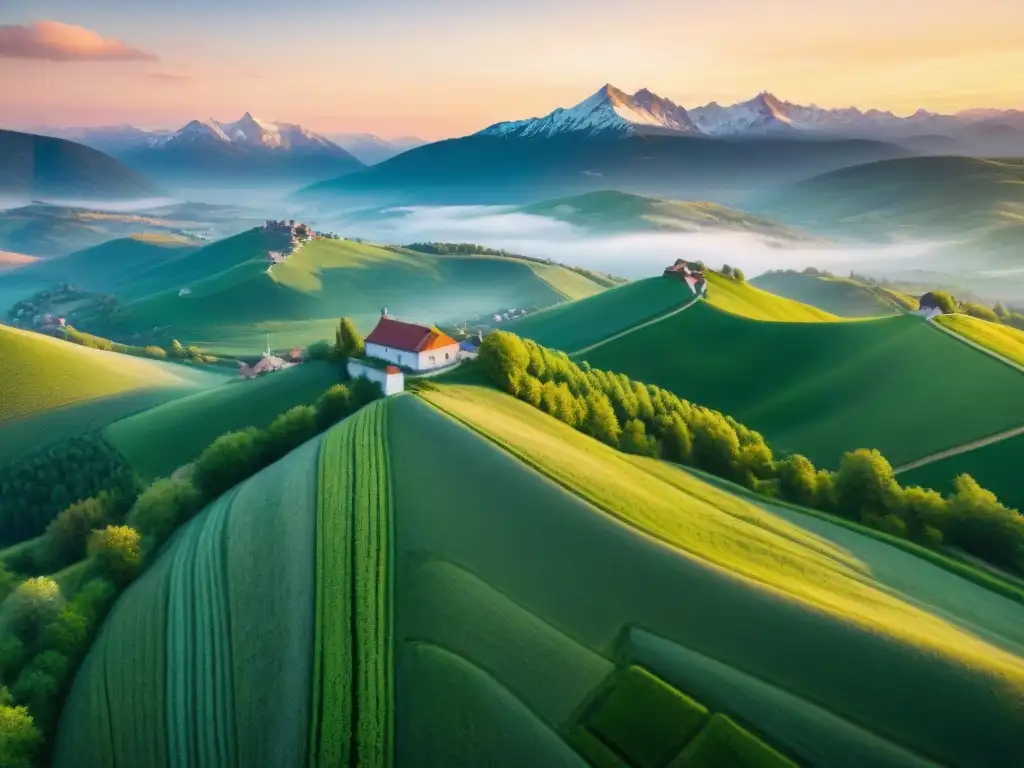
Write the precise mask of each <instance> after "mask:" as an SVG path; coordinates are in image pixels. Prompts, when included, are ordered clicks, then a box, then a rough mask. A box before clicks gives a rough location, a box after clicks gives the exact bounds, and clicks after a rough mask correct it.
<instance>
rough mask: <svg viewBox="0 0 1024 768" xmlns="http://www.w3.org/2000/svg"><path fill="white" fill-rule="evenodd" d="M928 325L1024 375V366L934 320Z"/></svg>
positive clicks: (930, 320)
mask: <svg viewBox="0 0 1024 768" xmlns="http://www.w3.org/2000/svg"><path fill="white" fill-rule="evenodd" d="M928 324H929V325H931V327H932V328H937V329H939V330H940V331H942V332H943V333H946V334H949V335H950V336H952V337H953V338H954V339H956V340H957V341H960V342H963V343H964V344H967V345H968V346H971V347H974V348H975V349H976V350H978V351H979V352H983V353H985V354H986V355H988V356H989V357H993V358H995V359H996V360H998V361H999V362H1001V363H1003V364H1005V365H1008V366H1010V367H1011V368H1016V369H1017V370H1018V371H1020V372H1021V373H1024V365H1021V364H1020V363H1018V362H1015V361H1014V360H1011V359H1010V358H1008V357H1004V356H1003V355H1000V354H999V353H998V352H996V351H994V350H991V349H989V348H988V347H986V346H985V345H984V344H979V343H978V342H976V341H971V340H970V339H968V338H967V337H966V336H963V335H961V334H959V333H957V332H956V331H952V330H950V329H949V328H947V327H946V326H944V325H942V324H941V323H936V322H935V319H934V318H932V319H929V320H928Z"/></svg>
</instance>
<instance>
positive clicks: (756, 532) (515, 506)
mask: <svg viewBox="0 0 1024 768" xmlns="http://www.w3.org/2000/svg"><path fill="white" fill-rule="evenodd" d="M425 397H426V398H427V400H428V401H429V403H431V404H432V405H434V406H436V408H439V409H441V410H436V409H435V408H433V407H431V405H428V404H427V402H424V400H423V399H420V398H417V397H415V396H412V395H402V396H399V397H395V398H389V399H388V400H387V401H380V402H378V403H376V404H374V405H373V406H370V407H368V408H366V409H363V410H362V411H360V412H359V413H358V414H356V415H355V416H353V417H351V418H349V419H347V420H346V421H344V422H342V423H341V424H340V425H338V426H337V427H335V428H334V429H332V430H331V431H329V432H328V433H326V434H325V435H324V436H322V437H321V438H317V439H316V440H313V441H310V442H309V443H306V444H305V445H303V446H302V447H300V448H299V449H297V450H296V451H293V452H292V453H291V454H289V455H288V456H286V457H285V458H284V459H282V460H281V461H279V462H278V463H276V464H274V465H272V466H271V467H269V468H267V469H266V470H264V471H262V472H260V473H259V474H257V475H256V476H254V477H253V478H251V479H250V480H248V481H246V482H244V483H242V484H241V485H240V486H238V487H237V488H235V489H233V490H231V491H229V492H228V493H227V494H225V495H224V496H223V497H221V499H219V500H218V501H216V502H215V503H213V504H212V505H211V506H209V507H207V509H206V510H205V511H203V512H202V513H200V514H199V515H198V516H197V517H196V518H195V519H193V520H192V521H191V522H189V523H188V524H186V526H185V527H184V528H183V529H182V530H181V531H180V532H179V533H178V534H177V535H176V536H175V537H174V538H173V539H172V540H171V541H170V542H169V543H168V545H167V546H166V547H165V549H164V550H163V551H162V552H161V553H160V555H159V557H158V558H157V560H156V561H155V562H154V563H153V564H152V565H151V566H150V567H149V568H148V569H146V571H145V573H144V574H143V575H142V577H141V578H140V579H139V580H138V581H137V582H136V583H135V584H133V585H132V586H131V587H130V588H129V589H128V590H127V592H126V593H125V594H124V595H123V596H122V598H121V599H120V600H119V601H118V603H117V605H116V606H115V608H114V610H113V612H112V613H111V615H110V616H109V618H108V619H107V621H106V622H105V624H104V627H103V629H102V630H101V633H100V635H99V637H98V639H97V641H96V643H95V644H94V646H93V648H92V650H91V651H90V653H89V654H88V656H87V658H86V661H85V664H84V666H83V667H82V669H81V671H80V672H79V674H78V675H77V678H76V680H75V682H74V685H73V687H72V689H71V693H70V696H69V698H68V701H67V704H66V706H65V710H64V712H63V715H62V717H61V722H60V728H59V733H58V738H57V744H56V750H55V759H54V765H55V766H57V768H63V767H64V766H71V765H74V766H76V768H78V766H82V768H90V766H94V765H96V766H98V765H110V764H125V763H131V764H133V765H138V766H139V768H146V766H149V765H152V766H160V765H167V764H171V765H178V764H196V765H204V766H207V765H208V766H221V765H234V764H239V765H255V764H270V765H306V764H309V765H349V764H358V765H360V766H374V767H375V768H383V767H384V766H387V765H395V766H397V768H405V767H406V766H408V767H409V768H412V767H413V766H416V767H417V768H419V767H420V766H426V767H432V766H448V765H452V764H453V762H455V761H458V760H461V761H464V764H472V765H501V766H506V765H507V766H513V765H538V766H541V765H543V766H548V765H559V766H561V765H565V766H579V767H580V768H582V766H584V765H588V764H593V765H616V766H630V767H636V768H640V767H641V766H646V765H652V764H657V765H661V764H663V763H664V764H668V761H669V760H671V759H673V758H674V757H675V756H677V755H679V754H681V753H682V754H683V755H684V756H683V757H680V760H682V761H683V762H681V763H679V764H681V765H694V766H703V767H704V768H714V766H720V765H723V763H722V762H721V759H722V758H721V757H719V758H717V761H716V758H714V757H712V756H711V755H713V754H715V753H716V752H720V751H722V750H728V748H729V747H730V746H731V747H732V748H734V749H739V748H740V747H739V746H738V745H743V747H742V748H743V749H746V750H749V751H750V752H752V753H753V754H754V755H755V757H754V758H753V759H754V762H752V763H743V764H750V765H759V766H778V767H779V768H782V766H791V765H792V764H793V763H794V762H795V763H799V764H801V765H829V766H849V767H850V768H853V767H854V766H865V765H872V766H875V765H877V766H913V767H914V768H924V766H927V765H933V764H936V763H938V764H943V765H950V766H964V767H966V766H972V765H978V764H997V763H998V761H999V759H1000V756H1002V755H1006V754H1016V753H1017V752H1019V751H1020V750H1021V749H1022V748H1024V734H1022V733H1021V731H1020V728H1019V714H1020V709H1021V706H1022V705H1024V657H1022V654H1024V605H1021V604H1017V603H1013V602H1011V601H1009V600H1008V599H1006V598H1003V597H1000V596H998V595H996V594H994V593H990V592H987V591H986V590H985V589H984V588H982V587H980V586H978V585H976V584H973V583H971V582H967V581H965V580H962V579H960V578H959V577H956V576H954V575H952V574H950V573H948V572H946V571H942V570H941V569H939V568H937V567H935V566H934V565H932V564H930V563H928V562H925V561H924V560H920V559H917V558H915V557H914V556H912V555H910V554H908V553H905V552H902V551H899V550H896V549H891V548H889V547H887V546H885V545H882V544H880V543H879V542H878V541H876V540H874V539H868V538H862V537H860V536H858V535H854V534H852V533H851V532H850V531H848V530H846V529H841V528H838V527H836V526H830V525H826V524H824V523H822V521H820V520H817V519H813V521H810V520H809V521H804V520H803V519H802V516H801V515H799V514H795V513H793V512H792V511H787V512H786V513H785V514H783V513H780V512H778V511H776V510H774V509H773V508H771V507H769V506H758V505H756V504H754V503H752V502H750V501H747V500H745V499H743V498H741V497H737V496H732V495H730V494H729V493H727V492H725V491H723V490H721V489H719V488H716V487H714V486H711V485H709V484H707V483H705V482H703V481H701V480H699V479H697V478H695V477H694V476H692V475H690V474H688V473H687V472H685V471H684V470H682V469H680V468H677V467H674V466H671V465H668V464H665V463H662V462H658V461H654V460H650V459H641V458H637V457H629V456H627V455H625V454H621V453H619V452H617V451H614V450H612V449H610V448H608V447H606V446H604V445H602V444H599V443H597V442H596V441H593V440H591V439H590V438H588V437H585V436H583V435H581V434H579V433H577V432H575V431H573V430H572V429H570V428H569V427H567V426H565V425H563V424H560V423H559V422H557V421H555V420H554V419H551V418H549V417H547V416H545V415H543V414H542V413H540V412H539V411H537V410H535V409H532V408H530V407H529V406H526V405H525V404H522V403H519V402H517V401H515V400H513V399H511V398H509V397H507V396H505V395H501V394H499V393H497V392H495V391H493V390H488V389H482V388H472V387H447V386H445V387H441V388H440V389H439V390H437V391H433V392H431V393H429V394H427V395H425ZM445 412H447V413H448V414H451V415H452V416H454V418H452V417H450V416H449V415H446V413H445ZM453 468H458V478H457V481H456V482H452V483H451V484H450V485H449V486H447V487H446V488H445V490H444V492H443V493H424V492H423V489H424V488H425V487H428V486H431V484H434V485H436V484H437V482H438V478H442V477H445V476H447V475H451V473H452V471H453ZM552 480H553V481H554V482H552ZM523 552H529V553H531V556H530V557H531V560H530V567H529V568H524V567H523V562H522V556H521V554H522V553H523ZM389 553H390V554H389ZM933 606H935V607H933ZM867 668H870V669H872V670H874V672H875V674H870V675H867V674H864V673H863V670H864V669H867ZM645 713H646V717H645ZM737 723H738V725H737ZM641 725H642V726H643V727H644V729H645V730H644V731H642V733H643V734H645V735H644V736H640V735H638V734H639V733H641V732H639V731H636V728H637V727H640V726H641ZM595 733H596V734H597V738H594V734H595ZM608 742H611V743H612V744H614V745H616V752H614V753H612V752H610V751H609V748H608V747H607V746H605V745H606V744H607V743H608ZM684 750H685V752H683V751H684ZM608 755H612V756H613V757H614V761H611V762H609V758H608ZM652 756H654V757H652ZM602 757H603V759H602ZM652 759H657V760H658V762H657V763H652V762H651V760H652Z"/></svg>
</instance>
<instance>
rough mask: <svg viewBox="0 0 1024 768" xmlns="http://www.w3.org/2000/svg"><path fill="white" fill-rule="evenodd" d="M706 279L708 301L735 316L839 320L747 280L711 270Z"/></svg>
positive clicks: (805, 320)
mask: <svg viewBox="0 0 1024 768" xmlns="http://www.w3.org/2000/svg"><path fill="white" fill-rule="evenodd" d="M707 280H708V297H707V301H708V303H709V304H711V305H712V306H714V307H718V308H719V309H723V310H725V311H726V312H731V313H732V314H734V315H741V316H743V317H749V318H750V319H751V320H769V321H774V322H782V323H821V322H831V321H838V320H841V319H842V318H840V317H838V316H837V315H833V314H832V313H831V312H826V311H825V310H823V309H818V308H817V307H812V306H810V305H808V304H801V303H800V302H799V301H793V300H792V299H787V298H784V297H782V296H776V295H775V294H774V293H768V291H762V290H761V289H760V288H757V287H755V286H753V285H750V284H749V283H745V282H742V283H741V282H739V281H737V280H733V279H732V278H729V277H723V276H722V275H719V274H716V273H714V272H709V273H708V275H707Z"/></svg>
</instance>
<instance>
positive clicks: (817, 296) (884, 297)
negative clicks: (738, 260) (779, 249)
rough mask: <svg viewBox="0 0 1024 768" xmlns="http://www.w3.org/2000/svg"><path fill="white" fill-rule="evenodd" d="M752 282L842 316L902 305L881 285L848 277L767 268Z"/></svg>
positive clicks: (881, 312) (882, 312)
mask: <svg viewBox="0 0 1024 768" xmlns="http://www.w3.org/2000/svg"><path fill="white" fill-rule="evenodd" d="M751 285H753V286H754V287H756V288H760V289H761V290H764V291H768V292H769V293H773V294H775V295H777V296H783V297H785V298H787V299H792V300H793V301H799V302H801V303H803V304H809V305H810V306H812V307H817V308H818V309H821V310H824V311H826V312H829V313H831V314H833V315H838V316H839V317H884V316H886V315H895V314H899V313H900V312H901V311H902V307H903V304H902V303H901V304H898V303H897V301H896V299H895V298H893V297H892V296H890V295H889V294H886V293H883V292H882V291H881V289H877V288H873V287H871V286H868V285H863V284H862V283H859V282H857V281H856V280H850V279H849V278H845V277H831V276H824V275H805V274H802V273H799V272H768V273H766V274H764V275H760V276H759V277H757V278H755V279H754V280H752V281H751ZM914 308H915V309H916V307H914Z"/></svg>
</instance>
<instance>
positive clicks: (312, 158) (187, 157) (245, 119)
mask: <svg viewBox="0 0 1024 768" xmlns="http://www.w3.org/2000/svg"><path fill="white" fill-rule="evenodd" d="M37 130H39V131H40V132H41V133H51V134H58V135H61V136H64V137H66V138H71V139H74V140H76V141H80V142H81V143H83V144H86V145H90V146H93V147H96V148H102V150H103V151H106V152H109V153H111V154H113V155H115V156H117V157H118V158H120V159H122V160H123V161H124V162H125V163H126V164H128V165H129V166H131V167H133V168H135V169H137V170H139V171H141V172H143V173H146V174H150V175H152V176H153V177H154V178H156V179H160V180H164V181H167V182H171V183H173V182H176V181H193V180H200V181H205V180H210V181H216V182H217V183H219V184H231V183H237V182H249V181H253V180H273V181H286V182H289V183H296V184H302V183H309V182H312V181H316V180H319V179H325V178H331V177H333V176H339V175H341V174H344V173H350V172H352V171H355V170H358V169H360V168H362V167H363V163H362V162H360V161H359V160H357V159H356V158H355V157H353V156H352V155H351V154H350V153H349V152H347V151H346V150H345V149H343V148H341V147H340V146H338V145H337V144H335V143H334V142H332V141H331V140H329V139H327V138H326V137H324V136H321V135H320V134H318V133H314V132H313V131H309V130H307V129H305V128H303V127H302V126H299V125H293V124H291V123H275V122H270V121H266V120H260V119H258V118H256V117H253V115H252V114H251V113H249V112H246V113H245V114H244V115H243V116H242V117H241V118H240V119H239V120H237V121H235V122H230V123H224V122H220V121H217V120H213V119H207V120H192V121H191V122H189V123H188V124H187V125H185V126H184V127H182V128H181V129H179V130H177V131H173V132H171V131H162V130H147V129H143V128H137V127H135V126H131V125H121V126H107V127H100V128H56V129H55V128H46V127H42V128H39V129H37Z"/></svg>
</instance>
